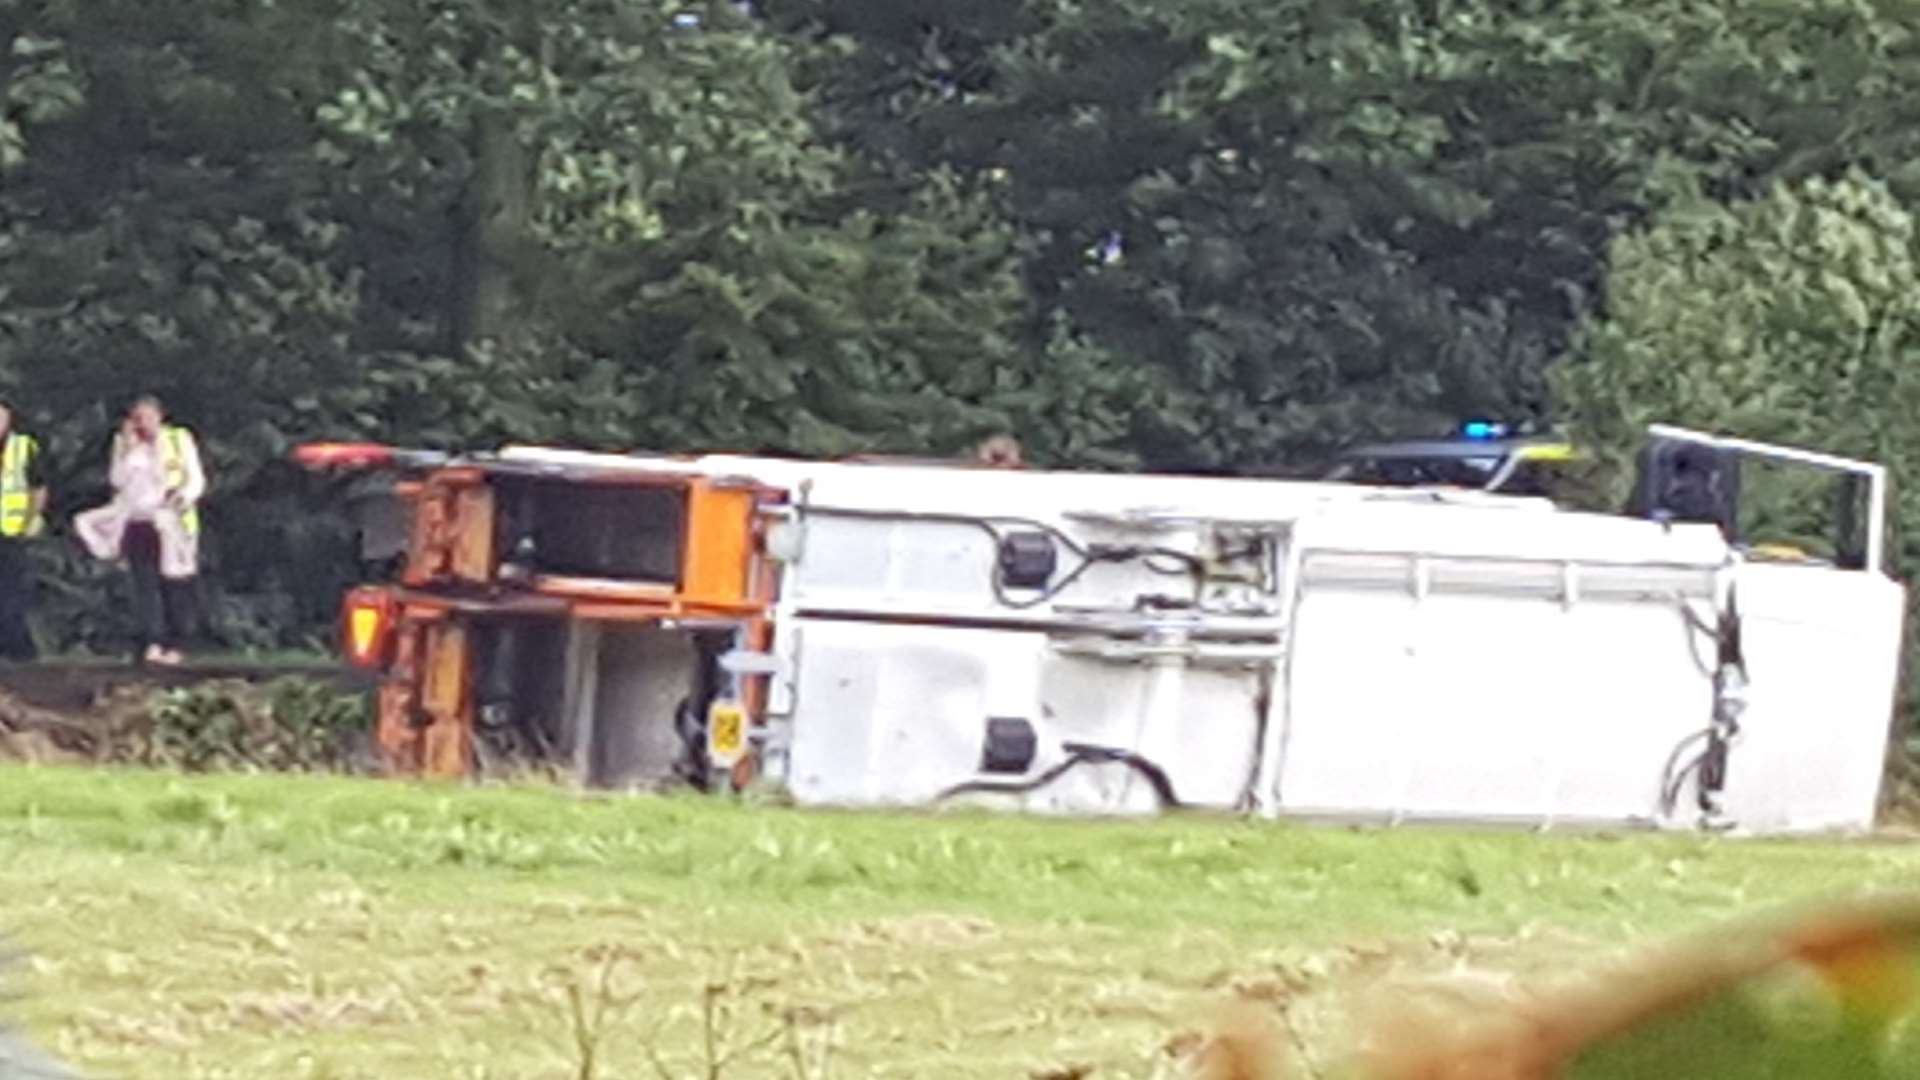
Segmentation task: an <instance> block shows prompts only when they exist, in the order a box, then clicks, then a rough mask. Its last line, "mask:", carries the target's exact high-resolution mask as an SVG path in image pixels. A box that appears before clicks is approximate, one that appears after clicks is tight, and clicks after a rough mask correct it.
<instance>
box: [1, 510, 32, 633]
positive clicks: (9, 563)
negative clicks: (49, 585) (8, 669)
mask: <svg viewBox="0 0 1920 1080" xmlns="http://www.w3.org/2000/svg"><path fill="white" fill-rule="evenodd" d="M32 606H33V573H32V567H31V566H30V565H29V563H28V561H27V545H26V544H25V543H23V542H22V541H19V540H0V660H21V661H26V660H32V659H33V658H34V657H35V655H36V654H37V651H38V650H36V649H35V648H34V647H33V634H32V633H30V632H29V631H28V630H27V609H28V608H30V607H32Z"/></svg>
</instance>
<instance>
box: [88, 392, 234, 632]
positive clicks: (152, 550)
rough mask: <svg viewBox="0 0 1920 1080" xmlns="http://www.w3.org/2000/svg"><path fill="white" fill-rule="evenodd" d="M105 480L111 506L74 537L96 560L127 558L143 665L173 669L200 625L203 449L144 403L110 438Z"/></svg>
mask: <svg viewBox="0 0 1920 1080" xmlns="http://www.w3.org/2000/svg"><path fill="white" fill-rule="evenodd" d="M108 478H109V480H111V482H112V484H113V491H114V496H113V501H112V502H110V503H108V504H107V505H106V506H103V507H100V508H98V509H96V510H89V511H87V512H86V513H83V514H81V515H79V516H78V517H77V518H76V519H75V525H76V527H77V529H76V531H78V532H79V534H80V538H81V541H82V542H83V543H85V544H86V546H87V548H88V550H90V551H92V552H93V554H94V555H95V556H97V557H99V558H102V559H112V560H125V562H126V564H127V569H128V571H129V573H130V574H131V576H132V578H133V613H134V620H135V622H136V623H137V624H138V625H139V630H140V637H141V642H140V643H141V645H142V652H141V657H142V659H144V660H145V661H146V662H147V663H150V664H169V665H170V664H178V663H180V662H181V660H182V659H183V657H182V656H181V652H180V648H181V646H182V645H184V644H185V643H186V640H187V639H188V637H190V636H191V635H192V633H193V630H194V627H195V623H196V621H197V620H196V616H197V605H196V603H195V599H196V595H197V593H196V590H197V589H198V580H197V579H198V575H199V570H200V551H199V548H200V510H199V503H200V497H201V495H203V494H205V492H206V488H207V480H206V473H205V472H204V471H203V470H202V468H201V465H200V449H199V447H198V446H197V445H195V443H194V439H193V436H192V434H191V433H189V432H188V431H187V429H185V428H183V427H179V426H177V425H173V424H168V423H167V422H166V420H165V416H164V414H163V413H162V411H161V407H160V402H159V400H158V399H156V398H153V397H150V396H149V397H142V398H140V399H139V400H138V401H135V402H134V403H133V408H131V409H129V410H128V412H127V417H126V419H125V420H124V421H123V422H122V423H121V425H120V431H119V433H118V434H117V435H115V436H114V440H113V457H112V461H111V463H110V465H109V468H108Z"/></svg>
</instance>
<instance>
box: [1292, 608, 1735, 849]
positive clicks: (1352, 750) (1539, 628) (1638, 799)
mask: <svg viewBox="0 0 1920 1080" xmlns="http://www.w3.org/2000/svg"><path fill="white" fill-rule="evenodd" d="M1295 633H1296V637H1295V638H1294V647H1295V649H1296V650H1297V651H1296V654H1295V656H1294V657H1293V659H1292V672H1293V674H1292V683H1291V694H1290V698H1289V700H1288V701H1287V703H1286V708H1285V710H1284V713H1285V716H1286V720H1287V727H1286V731H1285V733H1284V735H1283V739H1282V745H1283V754H1284V756H1283V758H1282V761H1281V764H1280V770H1281V771H1280V777H1279V784H1278V788H1277V791H1276V792H1275V793H1274V795H1275V798H1276V800H1277V803H1278V806H1279V810H1280V812H1282V813H1300V814H1316V815H1318V814H1338V815H1360V816H1386V817H1410V818H1445V819H1457V818H1471V819H1482V820H1490V821H1508V820H1516V819H1519V820H1538V821H1552V820H1570V821H1594V820H1611V821H1620V822H1631V821H1645V820H1650V819H1652V818H1653V817H1654V816H1655V815H1656V812H1657V809H1658V795H1659V786H1660V774H1661V770H1662V768H1663V766H1664V764H1665V762H1666V759H1667V757H1668V756H1669V754H1670V753H1671V752H1672V750H1673V748H1674V746H1675V745H1676V744H1677V743H1678V742H1679V741H1680V740H1681V739H1683V738H1685V737H1686V736H1687V735H1688V734H1689V733H1690V732H1693V731H1695V730H1698V729H1699V728H1701V727H1704V726H1705V725H1706V722H1707V719H1708V717H1709V716H1710V710H1711V707H1712V695H1711V684H1710V682H1709V680H1708V677H1707V675H1706V673H1705V672H1704V671H1703V670H1702V669H1701V668H1699V667H1697V666H1696V664H1695V661H1694V653H1693V652H1692V650H1691V649H1690V642H1689V640H1688V630H1687V627H1686V624H1685V623H1684V621H1683V620H1682V618H1681V616H1680V613H1679V609H1678V607H1677V606H1676V605H1675V604H1674V603H1671V602H1668V603H1664V604H1658V603H1622V602H1617V601H1585V602H1581V603H1577V604H1575V605H1573V606H1571V607H1568V606H1565V605H1562V604H1561V603H1559V602H1557V601H1554V600H1549V599H1540V598H1525V597H1510V596H1501V595H1497V594H1496V595H1474V594H1464V593H1437V594H1432V595H1429V596H1427V597H1426V598H1424V599H1418V600H1416V599H1415V598H1414V596H1413V595H1412V593H1411V592H1407V593H1402V594H1392V593H1384V592H1379V591H1350V590H1341V589H1335V588H1326V587H1320V588H1314V587H1309V589H1308V591H1307V593H1306V595H1305V596H1304V597H1303V599H1302V602H1301V606H1300V615H1299V619H1298V621H1297V622H1296V624H1295ZM1699 649H1700V650H1701V653H1702V655H1703V656H1704V657H1705V658H1707V659H1708V660H1709V661H1710V660H1711V655H1712V654H1711V647H1710V646H1709V645H1708V644H1706V643H1704V642H1702V643H1700V644H1699Z"/></svg>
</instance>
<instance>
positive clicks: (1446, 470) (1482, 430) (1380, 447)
mask: <svg viewBox="0 0 1920 1080" xmlns="http://www.w3.org/2000/svg"><path fill="white" fill-rule="evenodd" d="M1574 460H1576V455H1575V453H1574V449H1573V446H1572V445H1571V444H1569V443H1568V442H1566V441H1565V440H1563V439H1559V438H1555V437H1553V436H1547V435H1521V434H1517V433H1515V432H1514V431H1513V429H1512V428H1511V427H1509V426H1508V425H1506V424H1497V423H1493V422H1490V421H1485V420H1472V421H1468V422H1467V423H1465V424H1462V425H1461V426H1460V431H1459V434H1458V435H1456V436H1455V437H1453V438H1450V439H1429V440H1414V441H1406V442H1390V443H1370V444H1367V445H1364V446H1356V447H1353V448H1351V449H1349V450H1347V451H1345V452H1344V453H1342V454H1341V455H1340V458H1339V461H1338V462H1337V463H1336V464H1335V465H1334V467H1333V468H1332V470H1331V471H1329V472H1328V473H1327V474H1326V476H1325V477H1324V479H1327V480H1334V481H1343V482H1346V483H1353V484H1371V485H1375V486H1379V487H1448V488H1466V489H1469V490H1473V491H1492V492H1499V493H1501V494H1506V495H1535V496H1545V495H1549V494H1550V493H1551V492H1552V490H1553V486H1554V482H1555V481H1556V479H1558V478H1559V477H1560V476H1561V472H1562V470H1563V468H1564V467H1565V465H1566V464H1567V463H1568V462H1571V461H1574Z"/></svg>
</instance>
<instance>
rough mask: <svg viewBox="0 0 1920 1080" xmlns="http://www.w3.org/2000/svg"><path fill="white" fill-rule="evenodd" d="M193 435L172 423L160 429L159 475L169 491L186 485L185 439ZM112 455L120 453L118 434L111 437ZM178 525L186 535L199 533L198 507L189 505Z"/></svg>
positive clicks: (181, 515) (182, 513)
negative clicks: (112, 443) (185, 531)
mask: <svg viewBox="0 0 1920 1080" xmlns="http://www.w3.org/2000/svg"><path fill="white" fill-rule="evenodd" d="M192 437H193V436H191V435H189V434H187V429H186V428H183V427H175V426H173V425H172V424H168V425H167V426H165V427H163V428H161V429H160V475H161V477H162V478H163V480H164V481H165V482H166V485H167V489H168V490H169V491H172V490H176V489H179V488H183V487H186V486H187V460H186V446H187V440H188V439H191V438H192ZM113 442H114V455H115V456H116V457H117V456H119V453H120V436H119V435H115V436H114V437H113ZM180 527H181V528H183V529H185V530H187V535H188V536H197V535H199V533H200V508H199V507H197V506H189V507H187V508H186V510H184V511H182V512H181V514H180Z"/></svg>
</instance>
